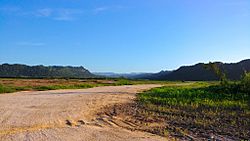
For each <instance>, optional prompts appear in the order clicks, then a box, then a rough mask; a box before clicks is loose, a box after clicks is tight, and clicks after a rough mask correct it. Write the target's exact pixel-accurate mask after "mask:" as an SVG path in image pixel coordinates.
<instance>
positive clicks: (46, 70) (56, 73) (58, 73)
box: [0, 64, 95, 78]
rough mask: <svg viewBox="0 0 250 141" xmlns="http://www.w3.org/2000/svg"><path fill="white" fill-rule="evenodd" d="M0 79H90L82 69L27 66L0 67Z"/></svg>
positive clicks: (9, 65) (90, 75)
mask: <svg viewBox="0 0 250 141" xmlns="http://www.w3.org/2000/svg"><path fill="white" fill-rule="evenodd" d="M0 77H14V78H15V77H24V78H92V77H95V75H94V74H92V73H90V72H89V71H88V70H87V69H85V68H84V67H70V66H67V67H63V66H42V65H40V66H27V65H21V64H13V65H11V64H2V65H0Z"/></svg>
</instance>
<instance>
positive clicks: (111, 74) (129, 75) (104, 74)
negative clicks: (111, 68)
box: [93, 72, 153, 79]
mask: <svg viewBox="0 0 250 141" xmlns="http://www.w3.org/2000/svg"><path fill="white" fill-rule="evenodd" d="M93 74H95V75H97V76H101V77H110V78H120V77H123V78H129V79H136V78H141V77H146V76H148V75H151V74H153V73H114V72H93Z"/></svg>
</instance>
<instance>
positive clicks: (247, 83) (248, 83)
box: [241, 73, 250, 94]
mask: <svg viewBox="0 0 250 141" xmlns="http://www.w3.org/2000/svg"><path fill="white" fill-rule="evenodd" d="M241 89H242V91H244V92H246V93H248V94H250V73H246V74H245V76H244V77H243V78H242V80H241Z"/></svg>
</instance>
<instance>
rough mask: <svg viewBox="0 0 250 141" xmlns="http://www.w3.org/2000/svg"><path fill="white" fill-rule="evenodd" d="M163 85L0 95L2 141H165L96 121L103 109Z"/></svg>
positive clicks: (0, 132) (106, 122) (109, 122)
mask: <svg viewBox="0 0 250 141" xmlns="http://www.w3.org/2000/svg"><path fill="white" fill-rule="evenodd" d="M159 86H160V85H133V86H109V87H96V88H91V89H83V90H54V91H43V92H17V93H12V94H1V95H0V140H1V141H2V140H3V141H5V140H6V141H9V140H15V141H44V140H53V141H57V140H60V141H61V140H63V141H64V140H65V141H73V140H74V141H96V140H99V141H119V140H120V141H133V140H134V141H140V140H143V141H144V140H147V141H149V140H150V141H151V140H152V141H153V140H166V139H164V138H162V137H159V136H156V135H152V134H149V133H145V132H139V131H129V130H126V129H123V128H121V127H119V126H115V124H113V123H112V121H103V122H100V120H97V116H96V113H97V112H98V110H100V109H101V108H103V107H105V106H108V105H112V104H116V103H125V102H129V101H131V100H132V99H134V98H135V94H136V93H138V92H141V91H143V90H147V89H150V88H153V87H159Z"/></svg>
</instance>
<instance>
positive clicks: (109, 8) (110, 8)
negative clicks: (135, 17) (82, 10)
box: [93, 5, 128, 14]
mask: <svg viewBox="0 0 250 141" xmlns="http://www.w3.org/2000/svg"><path fill="white" fill-rule="evenodd" d="M124 8H128V7H124V6H121V5H113V6H100V7H96V8H94V9H93V13H94V14H99V13H102V12H105V11H116V10H120V9H124Z"/></svg>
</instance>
